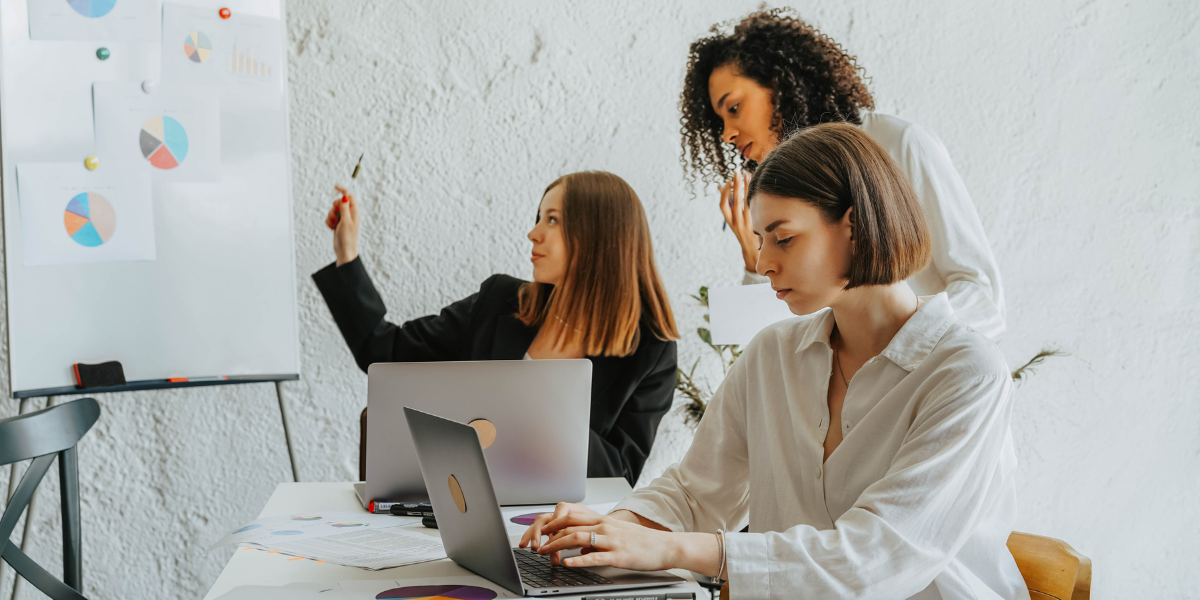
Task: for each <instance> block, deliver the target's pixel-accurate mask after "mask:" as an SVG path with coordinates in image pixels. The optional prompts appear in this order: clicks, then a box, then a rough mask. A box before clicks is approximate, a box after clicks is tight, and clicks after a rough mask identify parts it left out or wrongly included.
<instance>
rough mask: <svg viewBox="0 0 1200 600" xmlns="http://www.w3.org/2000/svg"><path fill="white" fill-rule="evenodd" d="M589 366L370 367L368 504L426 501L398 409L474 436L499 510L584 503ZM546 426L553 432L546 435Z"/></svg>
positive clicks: (362, 494)
mask: <svg viewBox="0 0 1200 600" xmlns="http://www.w3.org/2000/svg"><path fill="white" fill-rule="evenodd" d="M591 399H592V363H591V361H589V360H586V359H578V360H496V361H475V362H436V363H376V364H373V365H371V366H370V367H369V368H368V369H367V417H368V418H367V481H366V484H365V485H362V484H357V485H356V486H355V489H356V491H357V493H358V497H359V500H360V501H362V503H363V506H364V507H367V506H368V504H369V503H370V502H372V501H379V502H400V501H409V502H418V501H426V500H428V499H429V496H428V494H426V492H425V482H424V481H423V480H422V479H421V468H420V466H419V465H418V464H417V455H416V451H415V449H414V448H413V442H412V436H410V435H409V433H408V427H406V426H405V424H404V423H405V421H404V412H403V407H405V406H411V407H414V408H417V409H420V410H424V411H428V412H432V413H436V414H439V415H444V416H445V417H447V418H450V419H454V420H456V421H459V422H462V423H470V424H471V425H472V426H474V427H477V428H478V429H479V431H480V435H481V436H482V438H483V439H484V440H487V441H489V442H490V443H486V444H485V446H486V449H485V450H484V453H485V454H486V455H487V457H488V463H489V464H490V465H491V467H492V477H493V478H494V481H495V484H496V496H497V498H499V500H500V502H501V503H502V504H505V505H510V504H547V503H551V502H558V501H565V502H578V501H580V500H583V495H584V493H585V492H586V490H587V457H588V441H589V437H590V436H589V431H590V430H589V428H588V425H589V417H590V415H591ZM545 423H554V427H545V426H544V424H545Z"/></svg>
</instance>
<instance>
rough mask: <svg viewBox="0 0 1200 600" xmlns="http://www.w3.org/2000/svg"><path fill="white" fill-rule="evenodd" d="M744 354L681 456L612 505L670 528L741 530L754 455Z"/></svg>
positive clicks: (744, 518)
mask: <svg viewBox="0 0 1200 600" xmlns="http://www.w3.org/2000/svg"><path fill="white" fill-rule="evenodd" d="M744 360H745V357H743V358H742V359H740V360H738V362H735V363H734V364H733V367H732V368H731V369H730V372H729V375H728V376H727V377H726V378H725V381H724V382H722V383H721V386H720V387H718V388H717V391H716V392H715V393H714V394H713V398H712V400H710V401H709V404H708V408H707V409H706V410H705V411H704V418H703V419H701V420H700V426H699V427H697V429H696V437H695V438H694V439H693V441H692V446H691V448H690V449H688V451H687V454H685V455H684V457H683V460H682V461H680V462H678V463H676V464H674V465H671V467H670V468H668V469H667V470H666V472H665V473H663V475H662V476H661V477H658V478H657V479H655V480H653V481H651V482H650V484H649V485H647V486H645V487H641V488H638V489H636V490H634V491H633V493H632V494H630V495H629V496H627V497H626V498H625V500H623V501H621V502H620V503H619V504H617V506H616V507H615V508H614V509H613V510H630V511H633V512H635V513H637V514H639V515H641V516H643V517H645V518H647V519H650V520H651V521H654V522H655V523H658V524H659V525H662V526H663V527H666V528H667V529H669V530H671V531H676V532H679V531H712V532H715V531H716V530H717V529H726V530H730V529H732V530H738V529H741V528H742V527H745V525H746V521H747V518H748V514H749V508H748V503H747V499H748V498H749V493H750V479H749V472H750V468H749V465H750V455H749V449H748V446H747V444H746V422H745V419H744V415H745V405H744V402H743V401H742V399H741V398H740V396H739V392H740V391H741V389H744V388H742V387H741V386H740V383H739V382H741V381H742V379H743V377H744V370H745V369H744V366H743V365H744V362H743V361H744Z"/></svg>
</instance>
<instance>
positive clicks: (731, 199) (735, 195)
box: [721, 171, 758, 272]
mask: <svg viewBox="0 0 1200 600" xmlns="http://www.w3.org/2000/svg"><path fill="white" fill-rule="evenodd" d="M749 186H750V174H749V173H745V172H742V171H738V172H737V173H736V174H734V176H733V179H730V180H729V181H728V182H726V183H725V185H723V186H721V214H722V215H723V216H724V217H725V223H726V224H727V225H729V228H730V229H732V230H733V235H734V236H736V237H737V241H738V244H740V245H741V247H742V260H743V261H744V262H745V263H746V270H747V271H750V272H754V271H755V269H757V268H758V236H756V235H754V230H753V229H751V228H750V209H749V208H747V207H746V190H747V188H749Z"/></svg>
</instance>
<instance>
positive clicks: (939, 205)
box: [896, 124, 1005, 340]
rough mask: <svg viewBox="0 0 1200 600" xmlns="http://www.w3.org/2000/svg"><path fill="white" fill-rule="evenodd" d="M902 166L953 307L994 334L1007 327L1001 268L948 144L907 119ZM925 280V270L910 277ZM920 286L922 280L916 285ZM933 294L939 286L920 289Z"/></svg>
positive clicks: (899, 159) (961, 316)
mask: <svg viewBox="0 0 1200 600" xmlns="http://www.w3.org/2000/svg"><path fill="white" fill-rule="evenodd" d="M896 158H897V162H898V163H899V165H900V168H901V169H902V170H903V171H904V172H905V174H906V175H907V176H908V180H909V182H910V183H911V184H912V186H913V190H915V191H916V193H917V198H918V199H919V200H920V202H921V206H922V207H923V208H924V210H925V219H926V222H927V223H928V225H929V234H930V238H931V241H932V245H933V261H932V265H931V266H932V268H933V269H934V270H935V271H936V272H937V274H938V275H939V276H940V278H941V279H942V280H944V282H945V291H946V294H947V295H948V296H949V298H950V305H951V306H953V307H954V313H955V315H957V316H958V318H959V319H960V320H962V321H963V322H964V323H966V324H967V325H970V326H971V327H972V328H973V329H975V331H978V332H979V333H982V334H983V335H985V336H987V337H988V338H989V339H991V340H995V339H997V338H998V337H999V336H1000V334H1002V333H1003V332H1004V327H1005V323H1004V293H1003V290H1002V289H1001V287H1000V269H999V267H997V266H996V259H995V257H993V256H992V249H991V247H990V246H989V245H988V241H987V235H986V234H985V233H984V231H983V224H982V223H980V221H979V215H978V213H976V212H975V205H974V204H973V203H972V202H971V196H970V194H969V193H967V187H966V185H965V184H964V183H963V180H962V178H961V177H959V174H958V171H957V170H955V168H954V164H953V163H952V162H951V161H950V155H949V154H948V153H947V152H946V148H945V147H944V146H942V143H941V142H940V141H938V139H937V138H935V137H934V136H933V135H931V134H930V133H929V132H927V131H925V130H924V129H923V128H921V127H920V126H919V125H915V124H909V125H908V126H907V127H905V128H904V132H903V134H902V137H901V140H900V156H898V157H896ZM914 281H916V282H917V283H920V282H921V274H917V275H915V276H914V277H912V278H910V279H909V282H910V283H913V282H914ZM918 287H919V286H918ZM916 291H917V295H931V294H936V293H939V292H941V291H942V290H940V289H917V290H916Z"/></svg>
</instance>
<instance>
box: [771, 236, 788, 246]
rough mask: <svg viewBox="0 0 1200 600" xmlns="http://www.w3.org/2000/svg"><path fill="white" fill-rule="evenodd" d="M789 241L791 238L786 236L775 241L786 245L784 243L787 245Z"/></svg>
mask: <svg viewBox="0 0 1200 600" xmlns="http://www.w3.org/2000/svg"><path fill="white" fill-rule="evenodd" d="M790 241H792V238H790V237H788V238H783V239H782V240H779V241H777V242H775V243H776V244H779V245H780V246H786V245H788V242H790Z"/></svg>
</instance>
